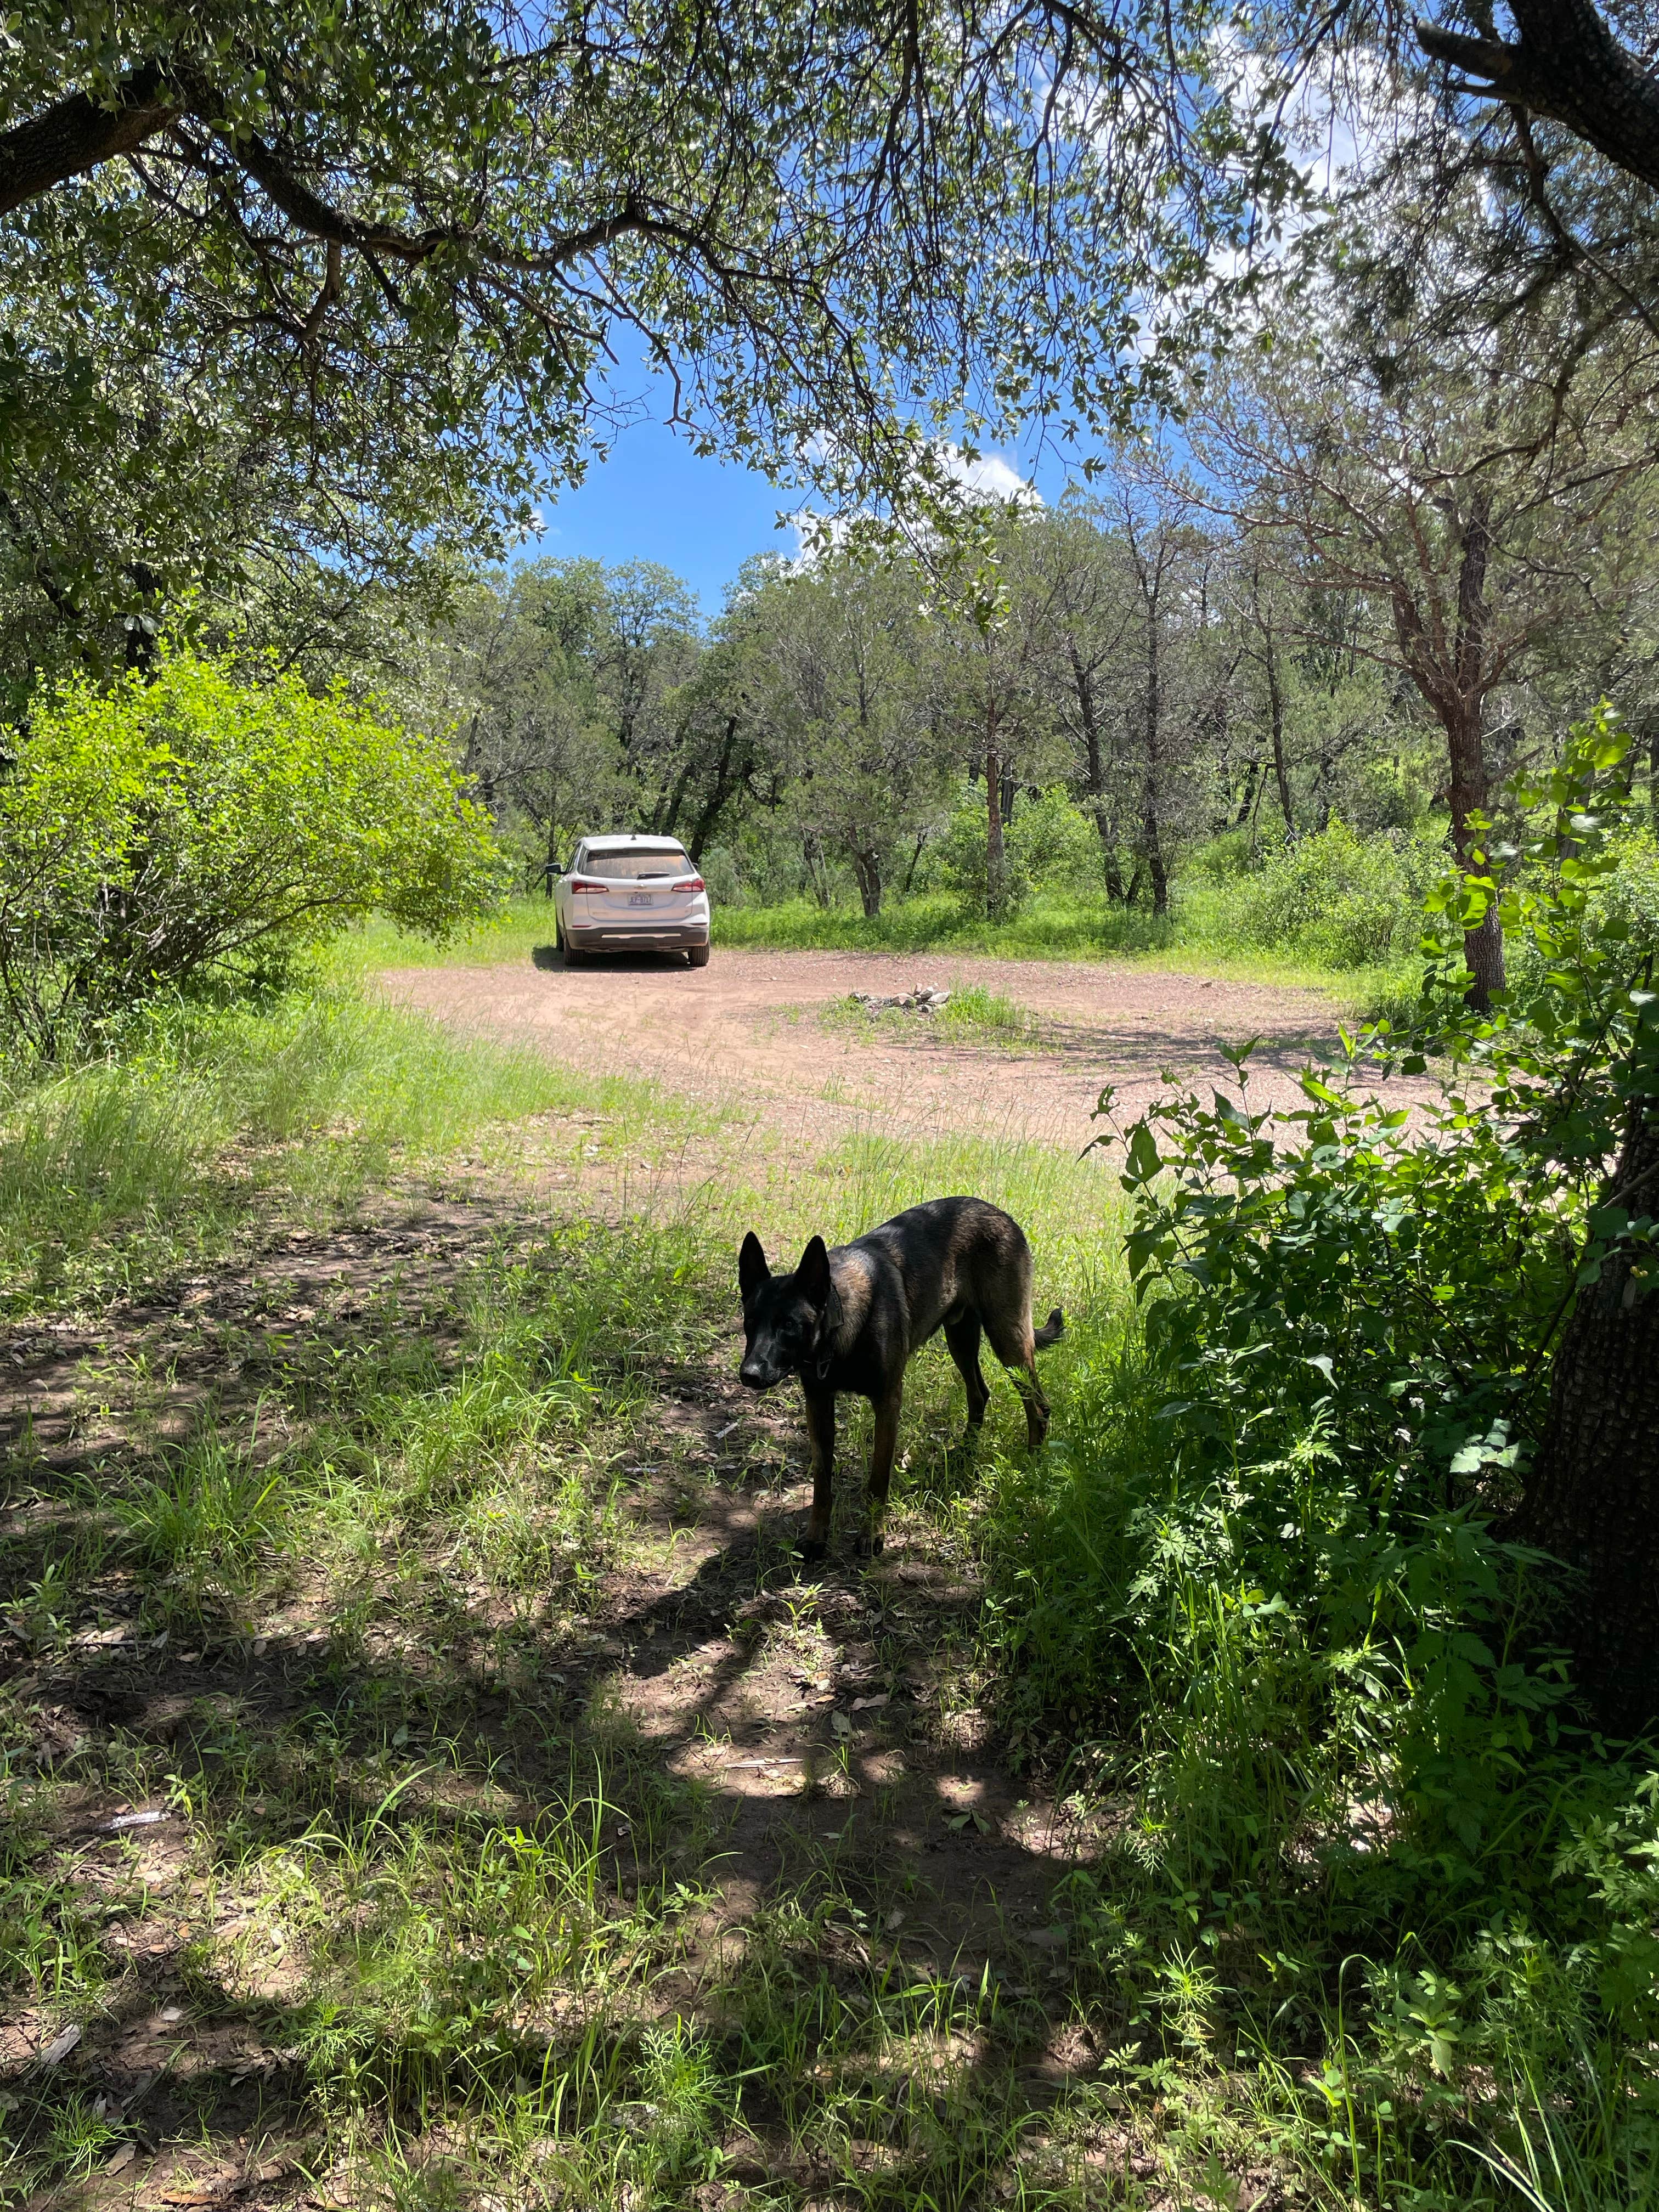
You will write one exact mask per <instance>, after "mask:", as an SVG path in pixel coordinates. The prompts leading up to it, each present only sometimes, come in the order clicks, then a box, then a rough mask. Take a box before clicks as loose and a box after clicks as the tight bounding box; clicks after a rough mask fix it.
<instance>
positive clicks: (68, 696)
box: [0, 653, 503, 1057]
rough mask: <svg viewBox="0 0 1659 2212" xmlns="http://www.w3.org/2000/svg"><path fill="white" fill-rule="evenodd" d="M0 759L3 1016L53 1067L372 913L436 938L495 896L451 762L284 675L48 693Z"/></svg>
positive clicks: (164, 675)
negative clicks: (88, 1043)
mask: <svg viewBox="0 0 1659 2212" xmlns="http://www.w3.org/2000/svg"><path fill="white" fill-rule="evenodd" d="M0 741H3V750H4V752H5V754H6V756H7V768H6V772H5V775H4V778H3V781H0V1006H3V1009H4V1012H5V1013H6V1014H7V1016H8V1017H9V1028H10V1030H11V1032H12V1034H13V1036H15V1038H17V1039H18V1040H20V1041H21V1042H23V1043H24V1044H25V1045H26V1046H27V1047H28V1048H32V1049H33V1051H34V1052H36V1053H38V1054H41V1055H43V1056H46V1057H62V1056H63V1055H64V1053H65V1052H67V1051H69V1050H71V1049H73V1048H75V1047H76V1046H77V1045H79V1044H82V1042H85V1040H86V1039H87V1037H88V1035H89V1034H92V1033H95V1032H96V1031H98V1030H100V1029H101V1028H103V1027H104V1026H105V1025H106V1024H108V1022H109V1021H110V1020H111V1019H112V1018H114V1017H117V1016H118V1015H121V1014H123V1013H125V1012H127V1011H128V1010H130V1009H131V1008H132V1007H133V1006H137V1005H139V1004H141V1003H142V1002H143V1001H144V1000H149V999H153V998H155V996H156V995H157V994H161V993H165V992H169V991H171V992H175V993H176V992H179V991H181V990H184V989H185V988H189V987H197V986H199V984H200V983H201V982H202V981H203V980H204V978H206V977H208V976H209V975H214V974H217V975H221V976H226V975H231V976H234V977H237V978H238V979H240V980H244V981H245V980H246V979H248V978H249V977H251V976H258V975H259V974H260V973H261V972H262V971H263V972H264V973H265V974H267V975H268V974H270V973H272V972H278V971H280V969H281V968H282V966H283V963H285V962H286V961H287V960H289V958H291V957H292V956H293V955H294V954H295V951H298V950H300V949H301V948H302V947H304V946H306V945H314V944H316V943H319V942H320V941H321V940H323V939H326V938H328V937H330V936H331V935H332V934H334V933H336V932H337V931H339V930H341V929H343V928H344V927H346V926H347V925H348V924H349V923H351V922H354V921H358V920H360V919H361V918H362V916H363V915H368V914H370V913H373V912H375V911H379V912H381V913H384V914H386V915H390V916H392V919H393V920H394V921H398V923H400V924H401V925H402V926H404V927H406V928H412V929H417V930H421V931H424V932H428V933H433V934H435V935H442V934H444V933H447V932H448V931H451V930H453V928H455V927H457V925H458V924H459V923H461V922H463V921H468V920H470V919H471V918H473V917H475V916H477V915H480V914H482V913H484V912H485V911H487V910H488V909H489V908H491V907H492V906H493V905H494V904H495V902H496V901H497V899H498V898H499V896H500V892H501V889H502V887H503V885H502V868H501V859H500V856H499V854H498V852H497V849H496V847H495V840H494V837H493V836H492V834H491V830H490V826H489V818H488V817H487V816H486V815H485V813H484V812H483V810H482V809H481V808H479V807H478V806H477V805H475V804H474V802H473V801H472V800H471V799H470V798H469V797H468V796H467V795H466V793H465V791H464V789H463V788H462V786H461V781H460V779H459V775H457V773H456V771H455V769H454V768H453V765H452V763H450V761H449V759H448V757H447V754H446V752H445V750H444V748H443V746H442V745H441V744H439V743H437V742H436V741H435V740H433V739H431V738H424V737H421V736H418V735H416V734H415V733H413V732H409V731H406V730H404V729H401V728H399V727H398V726H396V725H395V724H393V723H392V722H390V721H388V720H385V719H384V718H382V717H381V716H380V715H377V714H375V713H374V712H372V711H370V710H368V709H367V708H362V707H358V706H356V705H354V704H353V703H352V702H350V701H349V700H348V699H347V698H346V697H345V696H344V694H343V691H342V690H332V691H331V692H329V693H327V694H325V696H323V697H321V698H318V697H315V696H313V695H312V694H311V693H310V692H308V691H307V690H306V689H305V687H304V685H303V684H302V683H301V681H300V679H299V678H298V677H297V676H295V675H294V674H292V673H291V672H285V671H271V672H270V675H269V677H268V678H267V679H266V680H265V681H263V682H259V683H252V682H249V681H247V680H246V679H245V678H241V677H240V676H239V675H238V674H237V673H236V672H235V671H234V670H233V668H232V667H231V665H229V664H228V662H225V661H217V660H204V659H197V658H195V657H193V656H191V655H190V654H186V653H179V654H174V655H173V656H172V657H171V658H169V659H167V660H166V661H164V662H163V663H162V665H161V668H160V669H159V670H158V671H156V673H155V678H154V680H153V681H150V682H144V681H142V680H141V679H140V678H138V677H137V675H136V674H135V675H132V676H129V677H126V678H123V679H122V680H121V681H120V682H119V683H118V684H116V685H115V686H114V687H113V688H112V690H107V691H100V690H97V689H96V688H95V687H94V684H92V683H91V682H90V681H89V680H82V681H80V682H76V683H71V684H65V685H64V686H63V687H62V688H61V689H59V690H56V691H52V692H47V693H42V694H40V695H39V696H37V697H36V698H35V700H34V701H33V704H32V706H31V708H30V710H29V714H28V715H27V721H26V724H25V726H23V727H21V728H20V729H16V730H9V731H6V732H0Z"/></svg>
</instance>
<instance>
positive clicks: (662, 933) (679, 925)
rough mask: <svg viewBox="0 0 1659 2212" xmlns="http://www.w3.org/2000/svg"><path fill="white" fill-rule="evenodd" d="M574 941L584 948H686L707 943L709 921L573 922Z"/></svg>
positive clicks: (574, 943) (571, 930) (640, 949)
mask: <svg viewBox="0 0 1659 2212" xmlns="http://www.w3.org/2000/svg"><path fill="white" fill-rule="evenodd" d="M570 941H571V943H572V944H573V945H575V946H577V947H578V949H579V950H580V951H583V952H599V951H605V952H625V951H635V952H648V951H653V950H655V949H657V948H659V947H660V948H671V949H672V948H678V949H679V950H682V951H683V950H684V948H685V946H687V945H707V944H708V923H707V922H706V921H659V922H649V921H637V922H626V921H612V922H603V921H601V922H589V923H586V924H584V923H582V922H580V921H578V922H573V923H572V924H571V926H570Z"/></svg>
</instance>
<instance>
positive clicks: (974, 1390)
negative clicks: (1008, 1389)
mask: <svg viewBox="0 0 1659 2212" xmlns="http://www.w3.org/2000/svg"><path fill="white" fill-rule="evenodd" d="M945 1343H946V1344H947V1345H949V1346H950V1347H951V1358H952V1359H954V1360H955V1361H956V1363H957V1374H958V1375H960V1376H961V1377H962V1380H963V1388H964V1389H966V1390H967V1393H968V1425H969V1428H970V1429H977V1428H981V1427H982V1426H983V1425H984V1421H985V1408H986V1407H987V1404H988V1403H989V1402H990V1397H991V1391H990V1386H989V1385H988V1384H987V1382H986V1380H985V1377H984V1376H983V1375H982V1374H981V1371H980V1364H979V1316H978V1315H977V1314H976V1313H975V1312H973V1311H972V1310H969V1312H967V1313H965V1314H963V1316H962V1318H961V1319H960V1320H959V1321H947V1322H945Z"/></svg>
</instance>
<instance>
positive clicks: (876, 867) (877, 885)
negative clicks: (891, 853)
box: [853, 846, 881, 921]
mask: <svg viewBox="0 0 1659 2212" xmlns="http://www.w3.org/2000/svg"><path fill="white" fill-rule="evenodd" d="M853 873H854V876H855V877H856V878H857V879H858V887H859V896H860V899H862V900H863V902H864V918H865V920H866V921H874V920H875V918H876V916H877V915H878V914H879V913H880V912H881V856H880V854H878V853H873V852H872V851H871V850H870V849H869V848H867V847H860V846H854V848H853Z"/></svg>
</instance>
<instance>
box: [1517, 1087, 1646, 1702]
mask: <svg viewBox="0 0 1659 2212" xmlns="http://www.w3.org/2000/svg"><path fill="white" fill-rule="evenodd" d="M1607 1204H1608V1205H1609V1206H1613V1207H1616V1208H1620V1210H1622V1211H1623V1212H1625V1213H1626V1215H1628V1216H1632V1217H1635V1218H1640V1217H1641V1216H1643V1215H1644V1214H1650V1213H1651V1212H1654V1211H1655V1209H1656V1207H1659V1098H1656V1097H1645V1098H1638V1100H1637V1101H1636V1102H1635V1103H1634V1104H1633V1105H1632V1109H1631V1115H1630V1120H1629V1122H1628V1124H1627V1127H1626V1137H1625V1144H1624V1148H1623V1150H1622V1152H1621V1153H1620V1158H1619V1163H1618V1165H1617V1166H1616V1168H1615V1169H1614V1170H1613V1179H1612V1182H1611V1183H1610V1185H1609V1186H1608V1189H1607ZM1637 1249H1638V1252H1639V1251H1641V1250H1642V1249H1644V1248H1641V1247H1638V1248H1637ZM1648 1249H1650V1248H1648ZM1647 1265H1648V1270H1649V1272H1648V1273H1647V1275H1646V1278H1645V1279H1644V1278H1642V1277H1640V1276H1638V1274H1637V1273H1636V1272H1635V1268H1634V1267H1633V1266H1632V1253H1631V1252H1630V1250H1629V1249H1625V1250H1620V1251H1617V1252H1615V1253H1614V1254H1613V1256H1612V1257H1611V1258H1609V1259H1608V1260H1607V1261H1605V1262H1604V1263H1603V1265H1602V1268H1601V1277H1600V1279H1599V1280H1598V1281H1596V1282H1594V1283H1591V1284H1588V1285H1585V1286H1584V1288H1583V1290H1581V1291H1580V1292H1579V1294H1578V1303H1577V1306H1576V1308H1575V1309H1574V1311H1573V1315H1572V1318H1571V1321H1570V1322H1568V1323H1567V1327H1566V1330H1565V1334H1564V1335H1563V1337H1562V1339H1561V1345H1560V1349H1559V1351H1558V1352H1557V1353H1556V1355H1555V1364H1554V1368H1553V1373H1552V1376H1551V1383H1550V1402H1549V1411H1548V1413H1547V1417H1546V1419H1545V1424H1544V1434H1543V1437H1542V1440H1541V1443H1540V1445H1539V1449H1538V1457H1537V1459H1536V1461H1535V1462H1534V1465H1533V1469H1532V1473H1531V1474H1530V1476H1529V1477H1528V1482H1527V1487H1526V1494H1525V1497H1524V1498H1523V1499H1522V1506H1521V1511H1520V1514H1519V1516H1518V1526H1517V1533H1518V1534H1521V1535H1522V1536H1524V1537H1525V1538H1526V1539H1527V1540H1528V1541H1529V1542H1532V1543H1535V1544H1538V1545H1541V1547H1543V1548H1544V1549H1545V1550H1546V1551H1549V1552H1553V1553H1554V1554H1555V1555H1556V1557H1557V1558H1558V1559H1565V1561H1566V1563H1567V1565H1569V1566H1571V1567H1574V1568H1576V1569H1577V1571H1579V1573H1580V1574H1582V1575H1583V1578H1584V1585H1585V1587H1584V1591H1583V1601H1582V1602H1579V1603H1576V1604H1574V1605H1573V1606H1572V1607H1571V1610H1570V1614H1569V1618H1570V1620H1571V1624H1572V1626H1571V1631H1570V1633H1571V1642H1572V1644H1573V1647H1574V1650H1575V1655H1576V1658H1577V1671H1578V1674H1579V1678H1580V1680H1581V1681H1582V1682H1583V1685H1584V1687H1585V1689H1586V1691H1587V1692H1589V1697H1590V1699H1591V1701H1592V1703H1593V1705H1594V1706H1595V1711H1596V1713H1597V1715H1598V1717H1600V1718H1601V1722H1602V1723H1603V1725H1604V1726H1605V1727H1607V1729H1611V1730H1613V1731H1616V1732H1617V1733H1620V1734H1626V1733H1634V1732H1635V1731H1637V1730H1638V1729H1643V1728H1644V1727H1646V1726H1647V1724H1648V1723H1650V1722H1651V1721H1653V1720H1655V1719H1659V1284H1656V1282H1655V1281H1654V1279H1653V1274H1652V1262H1651V1260H1649V1261H1648V1262H1647Z"/></svg>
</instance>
